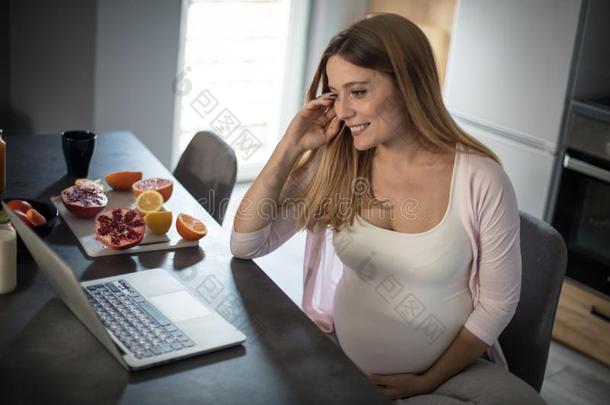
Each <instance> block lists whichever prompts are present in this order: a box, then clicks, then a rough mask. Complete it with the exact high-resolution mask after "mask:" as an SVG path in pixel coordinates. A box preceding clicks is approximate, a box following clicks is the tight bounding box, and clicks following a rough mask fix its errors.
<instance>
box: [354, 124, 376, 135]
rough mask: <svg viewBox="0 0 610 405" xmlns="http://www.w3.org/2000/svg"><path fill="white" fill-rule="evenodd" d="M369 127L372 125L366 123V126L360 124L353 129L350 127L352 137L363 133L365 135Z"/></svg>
mask: <svg viewBox="0 0 610 405" xmlns="http://www.w3.org/2000/svg"><path fill="white" fill-rule="evenodd" d="M369 125H371V123H370V122H366V123H364V124H359V125H354V126H352V127H349V129H350V131H351V133H352V136H358V135H360V134H361V133H363V132H364V131H365V130H366V129H367V128H368V126H369Z"/></svg>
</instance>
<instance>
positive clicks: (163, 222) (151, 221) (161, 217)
mask: <svg viewBox="0 0 610 405" xmlns="http://www.w3.org/2000/svg"><path fill="white" fill-rule="evenodd" d="M172 220H173V215H172V212H171V211H157V212H151V213H150V214H146V216H145V217H144V223H145V224H146V226H147V227H148V229H149V230H150V231H151V232H152V233H154V234H155V235H165V234H166V233H167V231H169V228H171V226H172Z"/></svg>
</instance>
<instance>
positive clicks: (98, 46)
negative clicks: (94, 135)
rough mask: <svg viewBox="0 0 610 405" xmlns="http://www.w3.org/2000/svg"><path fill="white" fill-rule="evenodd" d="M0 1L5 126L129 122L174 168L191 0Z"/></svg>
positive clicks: (46, 129)
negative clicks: (184, 26) (181, 60)
mask: <svg viewBox="0 0 610 405" xmlns="http://www.w3.org/2000/svg"><path fill="white" fill-rule="evenodd" d="M0 2H1V4H0V55H3V56H4V55H9V58H5V57H2V58H0V107H2V106H5V105H6V104H8V105H9V107H10V113H9V114H8V116H9V118H8V119H6V121H5V118H4V117H3V116H2V114H4V115H6V113H5V112H4V113H3V110H2V108H0V128H3V125H6V124H5V122H7V123H8V124H10V125H6V126H4V128H7V132H10V133H35V134H49V133H59V132H62V131H64V130H67V129H76V128H79V129H92V130H94V131H96V132H102V131H111V130H118V129H125V130H129V131H131V132H133V133H134V134H135V135H136V136H137V137H138V138H140V140H141V141H142V142H143V143H144V144H145V145H146V146H147V147H148V148H149V149H150V150H151V151H152V152H153V153H154V154H155V155H156V156H157V157H158V158H159V159H160V160H161V162H162V163H163V164H164V165H165V166H166V167H170V163H171V162H170V159H171V149H172V131H173V119H174V94H173V93H172V82H173V80H174V78H175V76H176V72H177V65H178V50H179V44H180V25H181V20H180V18H181V10H182V0H151V1H146V0H131V1H119V0H102V1H96V0H56V1H53V2H47V1H44V0H10V1H8V0H6V1H3V0H0ZM5 109H6V108H5ZM8 120H10V122H9V121H8Z"/></svg>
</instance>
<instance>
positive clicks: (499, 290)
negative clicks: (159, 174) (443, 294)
mask: <svg viewBox="0 0 610 405" xmlns="http://www.w3.org/2000/svg"><path fill="white" fill-rule="evenodd" d="M459 162H460V163H459V164H458V167H456V173H455V176H456V179H455V181H456V184H459V187H458V189H459V194H458V198H459V208H460V209H459V213H460V218H461V220H462V222H463V224H464V228H465V229H466V232H467V233H468V237H469V239H470V243H471V246H472V255H473V259H472V265H471V269H470V281H469V288H470V291H471V294H472V299H473V306H474V310H473V312H472V313H471V314H470V316H469V318H468V319H467V320H466V323H465V325H464V326H465V327H466V328H467V329H468V330H469V331H470V332H472V333H473V334H474V335H475V336H477V337H478V338H479V339H481V340H482V341H484V342H485V343H487V344H488V345H490V348H489V349H488V351H487V353H488V355H489V356H490V358H491V359H492V361H494V362H495V363H497V364H499V365H501V366H503V367H506V366H507V365H506V360H505V358H504V355H503V353H502V349H501V348H500V345H499V343H498V336H499V335H500V333H501V332H502V331H503V330H504V328H505V327H506V325H507V324H508V323H509V321H510V320H511V318H512V316H513V314H514V313H515V310H516V308H517V303H518V302H519V294H520V291H521V249H520V241H519V224H520V219H519V210H518V208H517V200H516V197H515V192H514V190H513V187H512V184H511V182H510V180H509V178H508V176H507V175H506V173H505V172H504V170H503V169H502V167H501V166H500V165H499V164H497V163H496V162H495V161H493V160H492V159H490V158H487V157H482V156H479V155H474V154H470V153H462V154H461V155H460V159H459ZM457 182H459V183H457ZM296 187H298V184H297V183H296V182H290V183H288V184H287V186H286V187H284V190H283V191H282V195H283V196H290V195H293V192H294V190H295V188H296ZM295 222H296V221H295V218H294V216H292V215H290V213H288V215H283V216H280V218H278V219H275V220H273V221H271V222H270V223H269V224H268V225H267V226H266V227H265V228H263V229H260V230H258V231H255V232H249V233H238V232H235V230H234V229H233V232H232V234H231V252H232V253H233V255H234V256H235V257H238V258H242V259H251V258H256V257H260V256H264V255H266V254H268V253H269V252H271V251H273V250H275V249H276V248H277V247H278V246H280V245H281V244H282V243H284V242H285V241H286V240H288V239H289V238H290V237H292V235H294V234H295V233H296V232H297V231H298V229H296V226H295ZM343 269H344V265H343V263H342V262H341V261H340V260H339V258H338V257H337V255H336V254H335V251H334V246H333V243H332V232H331V231H328V230H327V229H323V228H322V227H320V226H316V227H315V228H314V230H313V231H307V239H306V244H305V262H304V288H303V301H302V306H303V310H304V311H305V313H306V314H307V315H308V316H309V317H310V318H311V319H312V320H313V321H314V322H315V323H316V324H317V325H318V326H319V327H320V329H322V330H323V331H324V332H327V333H330V332H332V331H333V330H334V323H333V298H334V293H335V287H336V286H337V283H338V281H339V279H340V278H341V275H342V273H343V271H344V270H343Z"/></svg>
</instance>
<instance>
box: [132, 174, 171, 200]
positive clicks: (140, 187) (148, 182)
mask: <svg viewBox="0 0 610 405" xmlns="http://www.w3.org/2000/svg"><path fill="white" fill-rule="evenodd" d="M131 189H132V190H133V194H134V195H135V196H136V197H137V196H139V195H140V194H142V193H143V192H144V191H146V190H155V191H158V192H159V193H161V195H162V196H163V201H164V202H165V201H167V200H169V198H170V197H171V196H172V191H173V190H174V182H173V181H171V180H169V179H160V178H158V177H153V178H151V179H144V180H140V181H136V182H135V183H133V185H132V186H131Z"/></svg>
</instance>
